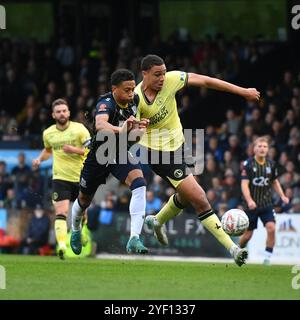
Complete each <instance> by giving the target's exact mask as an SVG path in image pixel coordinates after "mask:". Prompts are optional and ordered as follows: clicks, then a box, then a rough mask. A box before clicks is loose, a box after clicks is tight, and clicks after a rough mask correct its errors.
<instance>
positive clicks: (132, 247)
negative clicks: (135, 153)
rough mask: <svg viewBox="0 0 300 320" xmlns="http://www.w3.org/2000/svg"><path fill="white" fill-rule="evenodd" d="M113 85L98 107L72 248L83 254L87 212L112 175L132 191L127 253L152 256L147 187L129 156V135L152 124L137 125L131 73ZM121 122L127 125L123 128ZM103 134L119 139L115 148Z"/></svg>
mask: <svg viewBox="0 0 300 320" xmlns="http://www.w3.org/2000/svg"><path fill="white" fill-rule="evenodd" d="M111 85H112V92H109V93H107V94H105V95H104V96H101V97H100V99H99V101H98V103H97V106H96V114H95V121H94V137H93V139H92V146H91V150H90V152H89V154H88V157H87V159H86V161H85V163H84V167H83V170H82V173H81V178H80V192H79V196H78V198H77V200H76V201H75V202H74V204H73V207H72V235H71V247H72V250H73V252H74V253H75V254H80V252H81V249H82V244H81V220H82V216H83V212H84V210H85V209H86V208H87V207H88V206H89V205H90V203H91V201H92V199H93V197H94V194H95V192H96V190H97V188H98V186H99V185H100V184H104V183H105V182H106V178H107V177H108V175H109V174H110V173H112V174H113V175H114V176H115V177H116V178H117V179H118V180H120V181H121V182H123V183H126V184H127V185H128V186H129V187H130V189H131V191H132V196H131V200H130V204H129V211H130V217H131V234H130V238H129V240H128V243H127V246H126V250H127V252H128V253H131V252H133V253H147V252H148V249H147V248H146V247H145V246H144V245H143V243H142V241H141V239H140V237H139V236H140V233H141V230H142V227H143V224H144V218H145V209H146V183H145V180H144V177H143V173H142V170H141V167H140V165H139V164H133V163H134V162H135V161H134V160H133V159H132V156H131V154H130V153H129V152H128V146H127V133H128V132H129V131H131V130H132V129H133V128H134V127H137V126H138V130H145V128H146V127H147V125H148V120H146V119H141V121H139V123H138V124H137V122H136V119H135V117H134V116H135V115H136V110H137V98H138V96H134V88H135V80H134V74H133V73H132V72H131V71H129V70H126V69H119V70H117V71H115V72H114V73H113V74H112V75H111ZM124 120H125V121H124ZM121 122H124V123H123V125H121V126H120V123H121ZM99 133H100V135H101V133H103V134H104V133H107V134H110V135H112V137H116V138H117V139H116V141H115V142H113V143H112V144H108V148H107V149H106V147H105V143H106V142H105V141H100V140H101V139H100V138H99V137H98V136H99ZM122 134H125V135H126V146H125V150H124V153H125V158H127V159H126V163H125V164H122V163H121V161H120V157H121V156H122V155H121V151H120V148H119V139H121V135H122ZM108 138H109V137H108ZM104 151H105V152H104ZM106 151H107V152H106ZM109 155H111V158H110V156H109ZM104 159H107V160H105V161H106V162H105V163H101V162H103V160H104Z"/></svg>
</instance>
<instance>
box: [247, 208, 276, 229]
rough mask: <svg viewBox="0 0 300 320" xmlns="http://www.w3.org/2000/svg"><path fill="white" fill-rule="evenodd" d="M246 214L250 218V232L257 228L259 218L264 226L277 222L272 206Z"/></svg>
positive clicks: (249, 211) (248, 211)
mask: <svg viewBox="0 0 300 320" xmlns="http://www.w3.org/2000/svg"><path fill="white" fill-rule="evenodd" d="M246 214H247V216H248V218H249V227H248V230H250V231H251V230H254V229H256V228H257V221H258V218H260V220H261V221H262V223H263V224H264V226H265V225H266V223H267V222H275V211H274V209H273V207H272V206H269V207H265V208H257V209H254V210H246Z"/></svg>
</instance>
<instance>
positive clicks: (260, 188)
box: [239, 137, 289, 265]
mask: <svg viewBox="0 0 300 320" xmlns="http://www.w3.org/2000/svg"><path fill="white" fill-rule="evenodd" d="M268 151H269V142H268V138H267V137H259V138H257V139H256V140H255V141H254V157H252V158H249V159H248V160H246V161H245V162H244V167H243V170H242V184H241V187H242V193H243V196H244V200H245V207H246V213H247V216H248V218H249V227H248V230H247V231H246V232H245V233H244V234H242V236H241V237H240V239H239V244H240V246H241V247H242V248H244V247H245V246H246V245H247V243H248V241H249V240H250V239H251V237H252V235H253V231H254V230H255V229H256V228H257V221H258V218H260V219H261V221H262V223H263V224H264V227H265V228H266V230H267V241H266V249H265V254H264V255H265V259H264V262H263V263H264V264H265V265H269V264H270V259H271V256H272V253H273V248H274V245H275V211H274V209H273V200H272V188H274V190H275V191H276V192H277V193H278V195H279V197H280V199H281V200H282V201H283V202H284V203H285V204H288V203H289V198H288V197H286V196H285V194H284V192H283V190H282V188H281V185H280V183H279V180H278V179H277V178H278V172H277V167H276V164H275V163H274V162H273V161H271V160H269V159H268V158H267V154H268Z"/></svg>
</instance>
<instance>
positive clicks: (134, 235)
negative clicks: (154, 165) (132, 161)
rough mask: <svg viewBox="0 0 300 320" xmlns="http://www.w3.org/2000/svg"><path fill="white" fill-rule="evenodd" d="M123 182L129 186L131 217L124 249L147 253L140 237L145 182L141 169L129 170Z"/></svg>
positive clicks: (143, 213)
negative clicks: (128, 234)
mask: <svg viewBox="0 0 300 320" xmlns="http://www.w3.org/2000/svg"><path fill="white" fill-rule="evenodd" d="M125 183H126V184H127V185H128V186H129V187H130V190H131V192H132V194H131V199H130V204H129V213H130V219H131V223H130V238H129V241H128V243H127V246H126V249H127V252H128V253H131V252H137V253H147V252H148V249H147V248H146V247H145V246H144V245H143V243H142V241H141V239H140V235H141V232H142V228H143V225H144V220H145V212H146V182H145V179H144V177H143V172H142V170H140V169H134V170H131V171H130V172H129V173H128V176H127V178H126V180H125Z"/></svg>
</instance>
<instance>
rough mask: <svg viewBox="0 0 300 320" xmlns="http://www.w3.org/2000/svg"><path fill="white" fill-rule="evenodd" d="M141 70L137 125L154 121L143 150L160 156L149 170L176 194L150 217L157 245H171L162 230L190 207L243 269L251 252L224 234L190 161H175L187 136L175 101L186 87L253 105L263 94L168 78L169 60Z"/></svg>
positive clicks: (150, 59) (207, 80)
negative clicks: (190, 169)
mask: <svg viewBox="0 0 300 320" xmlns="http://www.w3.org/2000/svg"><path fill="white" fill-rule="evenodd" d="M141 69H142V73H143V80H142V82H141V83H139V85H137V87H136V89H135V92H136V93H137V94H138V95H139V97H140V101H139V105H138V114H137V119H139V118H147V119H149V120H150V125H149V126H148V128H147V132H146V134H145V135H144V136H143V137H142V139H141V141H140V144H141V145H143V146H144V147H146V148H147V149H148V152H150V154H154V153H155V152H156V153H157V154H158V157H159V163H158V164H154V163H151V160H149V157H148V161H149V165H150V167H151V168H152V170H153V171H154V172H155V173H156V174H158V175H160V176H161V177H162V178H163V179H164V180H166V181H167V182H168V183H169V184H171V185H172V186H173V187H174V188H175V189H176V193H175V194H174V195H173V196H171V197H170V199H169V201H168V203H167V204H166V205H165V206H164V207H163V208H162V209H161V211H160V212H159V213H158V214H157V215H156V216H150V215H149V216H147V217H146V220H145V222H146V224H147V225H148V227H150V228H151V229H152V230H153V232H154V235H155V236H156V238H157V239H158V241H159V242H160V243H162V244H165V245H166V244H167V243H168V239H167V235H166V233H165V231H164V227H163V225H164V224H165V223H166V222H167V221H168V220H170V219H172V218H173V217H175V216H176V215H178V214H179V213H180V212H181V211H182V209H183V208H185V207H186V206H187V205H188V204H191V205H192V206H193V207H194V208H195V210H196V212H197V215H198V218H199V220H200V221H201V222H202V224H203V225H204V226H205V227H206V228H207V229H208V230H209V231H210V232H211V233H212V234H213V235H214V236H215V237H216V239H217V240H218V241H219V242H220V243H221V244H222V245H223V246H224V247H225V248H226V249H227V250H228V251H229V252H230V253H231V255H232V256H233V258H234V260H235V262H236V264H237V265H238V266H242V265H243V264H244V263H245V260H246V258H247V256H248V252H247V250H246V249H241V248H239V247H238V246H237V245H236V244H235V243H234V242H233V241H232V240H231V238H230V237H229V236H228V235H227V234H226V233H225V232H224V230H223V229H222V227H221V223H220V220H219V219H218V217H217V215H216V214H215V213H214V212H213V210H212V208H211V206H210V204H209V202H208V200H207V198H206V195H205V192H204V190H203V189H202V188H201V186H200V185H199V184H198V183H197V181H196V180H195V178H194V177H193V175H192V173H189V172H188V167H187V164H186V163H185V161H184V160H183V161H181V163H179V164H178V163H177V162H178V161H176V157H177V156H176V150H178V149H180V148H181V147H182V146H183V144H184V136H183V132H182V125H181V123H180V119H179V115H178V112H177V104H176V100H175V95H176V93H177V91H178V90H180V89H182V88H183V87H184V86H196V87H206V88H211V89H216V90H221V91H227V92H231V93H234V94H238V95H240V96H242V97H244V98H245V99H247V100H254V101H257V100H259V97H260V93H259V92H258V91H257V90H256V89H254V88H248V89H246V88H242V87H239V86H236V85H233V84H231V83H228V82H225V81H222V80H219V79H215V78H211V77H207V76H203V75H199V74H195V73H186V72H183V71H170V72H167V69H166V66H165V63H164V60H163V59H162V58H160V57H159V56H156V55H147V56H146V57H144V58H143V59H142V62H141ZM159 130H161V131H159ZM166 130H167V134H166ZM164 153H168V154H169V156H170V162H169V163H167V164H164V163H163V161H162V159H163V158H164V157H163V154H164ZM150 159H151V158H150Z"/></svg>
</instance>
